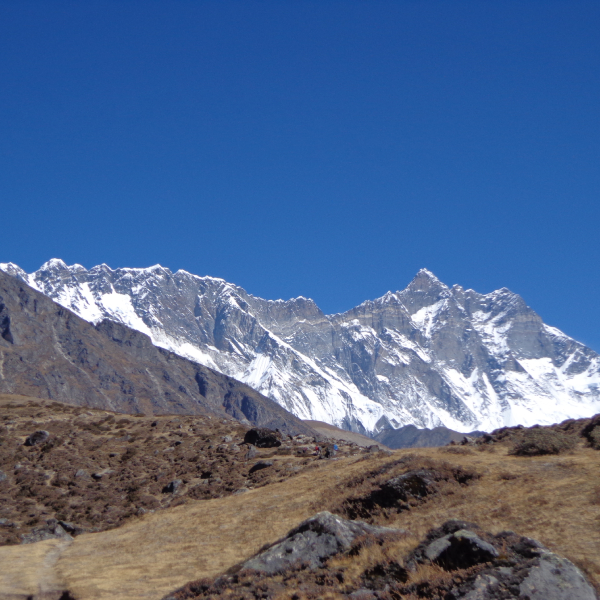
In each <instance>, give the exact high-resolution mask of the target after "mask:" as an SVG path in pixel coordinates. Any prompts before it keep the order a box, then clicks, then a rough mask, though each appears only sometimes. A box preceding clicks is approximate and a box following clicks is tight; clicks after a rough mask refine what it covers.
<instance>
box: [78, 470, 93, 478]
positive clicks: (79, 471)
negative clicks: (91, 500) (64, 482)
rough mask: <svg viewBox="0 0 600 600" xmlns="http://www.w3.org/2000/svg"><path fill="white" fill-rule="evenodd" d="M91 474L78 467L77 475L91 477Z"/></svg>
mask: <svg viewBox="0 0 600 600" xmlns="http://www.w3.org/2000/svg"><path fill="white" fill-rule="evenodd" d="M89 476H90V474H89V473H88V472H87V471H86V470H85V469H77V471H75V477H89Z"/></svg>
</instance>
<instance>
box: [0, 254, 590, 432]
mask: <svg viewBox="0 0 600 600" xmlns="http://www.w3.org/2000/svg"><path fill="white" fill-rule="evenodd" d="M0 269H2V270H4V271H5V272H6V273H8V274H10V275H12V276H13V277H16V278H18V279H20V280H22V281H24V282H26V283H28V284H29V285H31V286H32V287H35V288H36V289H38V290H39V291H41V292H43V293H44V294H46V295H48V296H49V297H51V298H52V299H54V300H55V301H56V302H58V303H59V304H62V305H63V306H66V307H68V308H69V309H71V310H73V311H74V312H76V313H77V314H78V315H80V316H81V317H82V318H84V319H86V320H88V321H90V322H93V323H96V322H99V321H100V320H102V319H111V320H114V321H117V322H121V323H123V324H126V325H128V326H129V327H132V328H134V329H137V330H139V331H142V332H144V333H146V334H147V335H149V336H150V337H151V339H152V341H153V343H154V344H156V345H158V346H161V347H163V348H166V349H168V350H170V351H172V352H175V353H177V354H180V355H182V356H185V357H187V358H190V359H193V360H195V361H197V362H200V363H202V364H204V365H207V366H209V367H211V368H213V369H216V370H218V371H220V372H221V373H224V374H227V375H229V376H231V377H234V378H236V379H238V380H240V381H242V382H244V383H246V384H248V385H249V386H251V387H252V388H254V389H256V390H258V391H260V392H261V393H263V394H264V395H266V396H267V397H269V398H271V399H272V400H274V401H275V402H277V403H279V404H280V405H281V406H283V407H285V408H286V409H287V410H289V411H290V412H292V413H293V414H295V415H297V416H298V417H300V418H302V419H310V420H319V421H324V422H328V423H331V424H333V425H336V426H339V427H342V428H344V429H348V430H352V431H357V432H360V433H365V434H368V435H376V434H377V433H378V432H380V431H382V430H384V429H386V428H388V429H389V428H399V427H402V426H405V425H415V426H417V427H420V428H423V427H429V428H434V427H439V426H445V427H448V428H450V429H453V430H456V431H463V432H466V431H472V430H475V429H478V430H487V431H489V430H492V429H494V428H497V427H502V426H505V425H516V424H523V425H526V426H529V425H533V424H536V423H540V424H549V423H554V422H558V421H561V420H563V419H565V418H569V417H573V418H577V417H586V416H591V415H592V414H594V413H596V412H598V411H599V410H600V356H598V354H596V353H595V352H593V351H592V350H591V349H589V348H587V347H585V346H584V345H583V344H580V343H578V342H577V341H575V340H573V339H572V338H569V337H568V336H566V335H565V334H563V333H562V332H560V331H559V330H557V329H555V328H553V327H550V326H548V325H546V324H544V323H543V322H542V320H541V318H540V317H539V316H538V315H537V314H536V313H535V312H534V311H533V310H532V309H531V308H529V307H528V306H527V305H526V304H525V302H524V301H523V299H522V298H521V297H520V296H518V295H517V294H514V293H512V292H510V291H509V290H507V289H506V288H503V289H500V290H497V291H495V292H492V293H490V294H479V293H477V292H475V291H473V290H464V289H463V288H462V287H460V286H457V285H455V286H453V287H451V288H450V287H448V286H446V285H445V284H443V283H442V282H440V281H439V280H438V279H437V278H436V277H435V276H434V275H433V274H432V273H430V272H429V271H427V270H425V269H423V270H421V271H420V272H419V273H418V274H417V276H416V277H415V278H414V279H413V281H412V282H411V283H410V284H409V285H408V287H407V288H406V289H404V290H402V291H398V292H388V293H387V294H385V295H384V296H382V297H381V298H378V299H376V300H368V301H366V302H364V303H362V304H361V305H359V306H357V307H356V308H354V309H352V310H350V311H347V312H345V313H342V314H336V315H325V314H324V313H323V312H322V311H321V310H320V309H319V308H318V306H317V305H316V304H315V303H314V302H313V301H312V300H310V299H307V298H303V297H299V298H295V299H291V300H288V301H282V300H275V301H272V300H264V299H261V298H257V297H254V296H252V295H251V294H248V293H247V292H246V291H245V290H243V289H242V288H240V287H238V286H235V285H233V284H230V283H228V282H226V281H224V280H222V279H216V278H212V277H198V276H195V275H192V274H190V273H187V272H186V271H177V272H176V273H172V272H171V271H170V270H168V269H165V268H163V267H160V266H158V265H157V266H154V267H151V268H148V269H116V270H112V269H110V268H109V267H108V266H106V265H100V266H98V267H94V268H93V269H90V270H86V269H85V268H84V267H82V266H80V265H72V266H67V265H66V264H65V263H64V262H62V261H60V260H56V259H53V260H51V261H49V262H47V263H46V264H45V265H43V266H42V267H41V268H40V269H39V270H38V271H36V272H35V273H32V274H27V273H25V272H24V271H23V270H22V269H20V268H19V267H17V266H16V265H13V264H11V263H8V264H2V265H0Z"/></svg>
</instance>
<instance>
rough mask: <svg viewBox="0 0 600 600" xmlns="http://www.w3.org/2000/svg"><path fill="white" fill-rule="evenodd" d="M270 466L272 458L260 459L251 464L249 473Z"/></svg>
mask: <svg viewBox="0 0 600 600" xmlns="http://www.w3.org/2000/svg"><path fill="white" fill-rule="evenodd" d="M272 466H273V461H272V460H261V461H259V462H257V463H255V464H254V465H252V467H251V468H250V471H249V473H256V471H261V470H262V469H267V468H269V467H272Z"/></svg>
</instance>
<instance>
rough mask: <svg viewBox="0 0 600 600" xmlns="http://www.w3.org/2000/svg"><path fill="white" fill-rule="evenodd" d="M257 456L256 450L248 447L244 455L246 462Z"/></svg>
mask: <svg viewBox="0 0 600 600" xmlns="http://www.w3.org/2000/svg"><path fill="white" fill-rule="evenodd" d="M257 454H258V452H257V451H256V448H255V447H254V446H248V450H247V452H246V454H245V458H246V460H251V459H253V458H255V457H256V455H257Z"/></svg>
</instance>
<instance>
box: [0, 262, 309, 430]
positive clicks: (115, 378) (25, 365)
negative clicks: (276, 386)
mask: <svg viewBox="0 0 600 600" xmlns="http://www.w3.org/2000/svg"><path fill="white" fill-rule="evenodd" d="M0 394H21V395H28V396H32V397H36V398H45V399H52V400H58V401H62V402H66V403H68V404H74V405H79V406H86V407H93V408H101V409H106V410H111V411H115V412H123V413H130V414H148V415H152V414H184V415H207V416H212V417H213V418H214V417H219V418H221V419H231V418H232V417H233V418H235V419H237V420H238V421H240V422H242V423H244V424H246V425H250V424H252V425H258V426H263V427H264V426H266V427H271V428H273V429H275V428H279V429H280V430H281V431H283V432H286V433H293V434H297V433H306V434H308V435H312V434H314V432H313V431H312V430H311V429H310V428H309V427H308V426H307V425H306V424H304V423H303V422H302V421H300V420H299V419H298V418H296V417H294V416H293V415H292V414H290V413H289V412H287V411H286V410H285V409H283V408H282V407H281V406H279V405H278V404H277V403H275V402H273V401H272V400H269V399H268V398H266V397H265V396H263V395H261V394H260V393H258V392H257V391H256V390H254V389H252V388H250V387H249V386H247V385H245V384H243V383H240V382H239V381H237V380H235V379H233V378H231V377H227V376H226V375H223V374H222V373H218V372H216V371H214V370H212V369H210V368H208V367H205V366H203V365H199V364H197V363H194V362H192V361H190V360H188V359H186V358H183V357H181V356H179V355H177V354H174V353H172V352H169V351H167V350H165V349H163V348H157V347H156V346H155V345H153V344H152V342H151V340H150V338H149V337H148V336H147V335H145V334H143V333H140V332H139V331H136V330H135V329H131V328H130V327H127V326H126V325H124V324H122V323H117V322H115V321H110V320H107V319H103V320H101V321H100V322H98V323H97V324H96V325H92V324H91V323H89V322H88V321H85V320H84V319H82V318H80V317H78V316H77V315H76V314H74V313H73V312H71V311H70V310H68V309H66V308H64V307H63V306H61V305H59V304H57V303H56V302H54V301H53V300H51V299H50V298H48V297H47V296H45V295H44V294H42V293H40V292H38V291H37V290H34V289H32V288H31V287H30V286H28V285H26V284H24V283H23V282H21V281H19V280H17V279H15V278H14V277H10V276H9V275H7V274H6V273H4V272H0Z"/></svg>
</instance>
